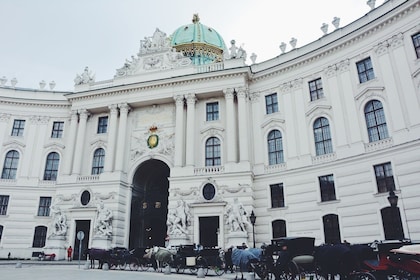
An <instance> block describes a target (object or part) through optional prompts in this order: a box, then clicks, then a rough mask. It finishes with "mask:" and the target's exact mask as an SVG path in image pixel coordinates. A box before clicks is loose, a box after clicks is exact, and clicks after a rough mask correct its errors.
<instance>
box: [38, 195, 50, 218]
mask: <svg viewBox="0 0 420 280" xmlns="http://www.w3.org/2000/svg"><path fill="white" fill-rule="evenodd" d="M50 206H51V197H48V196H41V197H40V198H39V207H38V216H49V215H50Z"/></svg>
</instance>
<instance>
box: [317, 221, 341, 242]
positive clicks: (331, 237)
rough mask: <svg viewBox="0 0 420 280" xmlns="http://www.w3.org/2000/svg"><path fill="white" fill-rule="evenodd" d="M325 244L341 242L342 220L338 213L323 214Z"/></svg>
mask: <svg viewBox="0 0 420 280" xmlns="http://www.w3.org/2000/svg"><path fill="white" fill-rule="evenodd" d="M322 225H323V228H324V241H325V244H339V243H341V232H340V221H339V217H338V215H337V214H327V215H324V216H322Z"/></svg>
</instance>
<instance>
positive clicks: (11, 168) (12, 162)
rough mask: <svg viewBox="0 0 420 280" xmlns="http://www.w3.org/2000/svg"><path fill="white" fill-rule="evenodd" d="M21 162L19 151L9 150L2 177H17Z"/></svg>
mask: <svg viewBox="0 0 420 280" xmlns="http://www.w3.org/2000/svg"><path fill="white" fill-rule="evenodd" d="M18 163H19V153H18V152H17V151H15V150H12V151H9V152H7V154H6V158H5V159H4V165H3V172H2V173H1V178H2V179H16V172H17V167H18Z"/></svg>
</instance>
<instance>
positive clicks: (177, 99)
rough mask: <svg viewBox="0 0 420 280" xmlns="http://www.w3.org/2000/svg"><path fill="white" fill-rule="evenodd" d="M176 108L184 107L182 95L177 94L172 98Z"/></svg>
mask: <svg viewBox="0 0 420 280" xmlns="http://www.w3.org/2000/svg"><path fill="white" fill-rule="evenodd" d="M174 100H175V104H176V106H181V105H182V106H183V105H184V95H182V94H178V95H175V96H174Z"/></svg>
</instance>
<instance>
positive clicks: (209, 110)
mask: <svg viewBox="0 0 420 280" xmlns="http://www.w3.org/2000/svg"><path fill="white" fill-rule="evenodd" d="M218 119H219V103H218V102H212V103H207V104H206V121H217V120H218Z"/></svg>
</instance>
